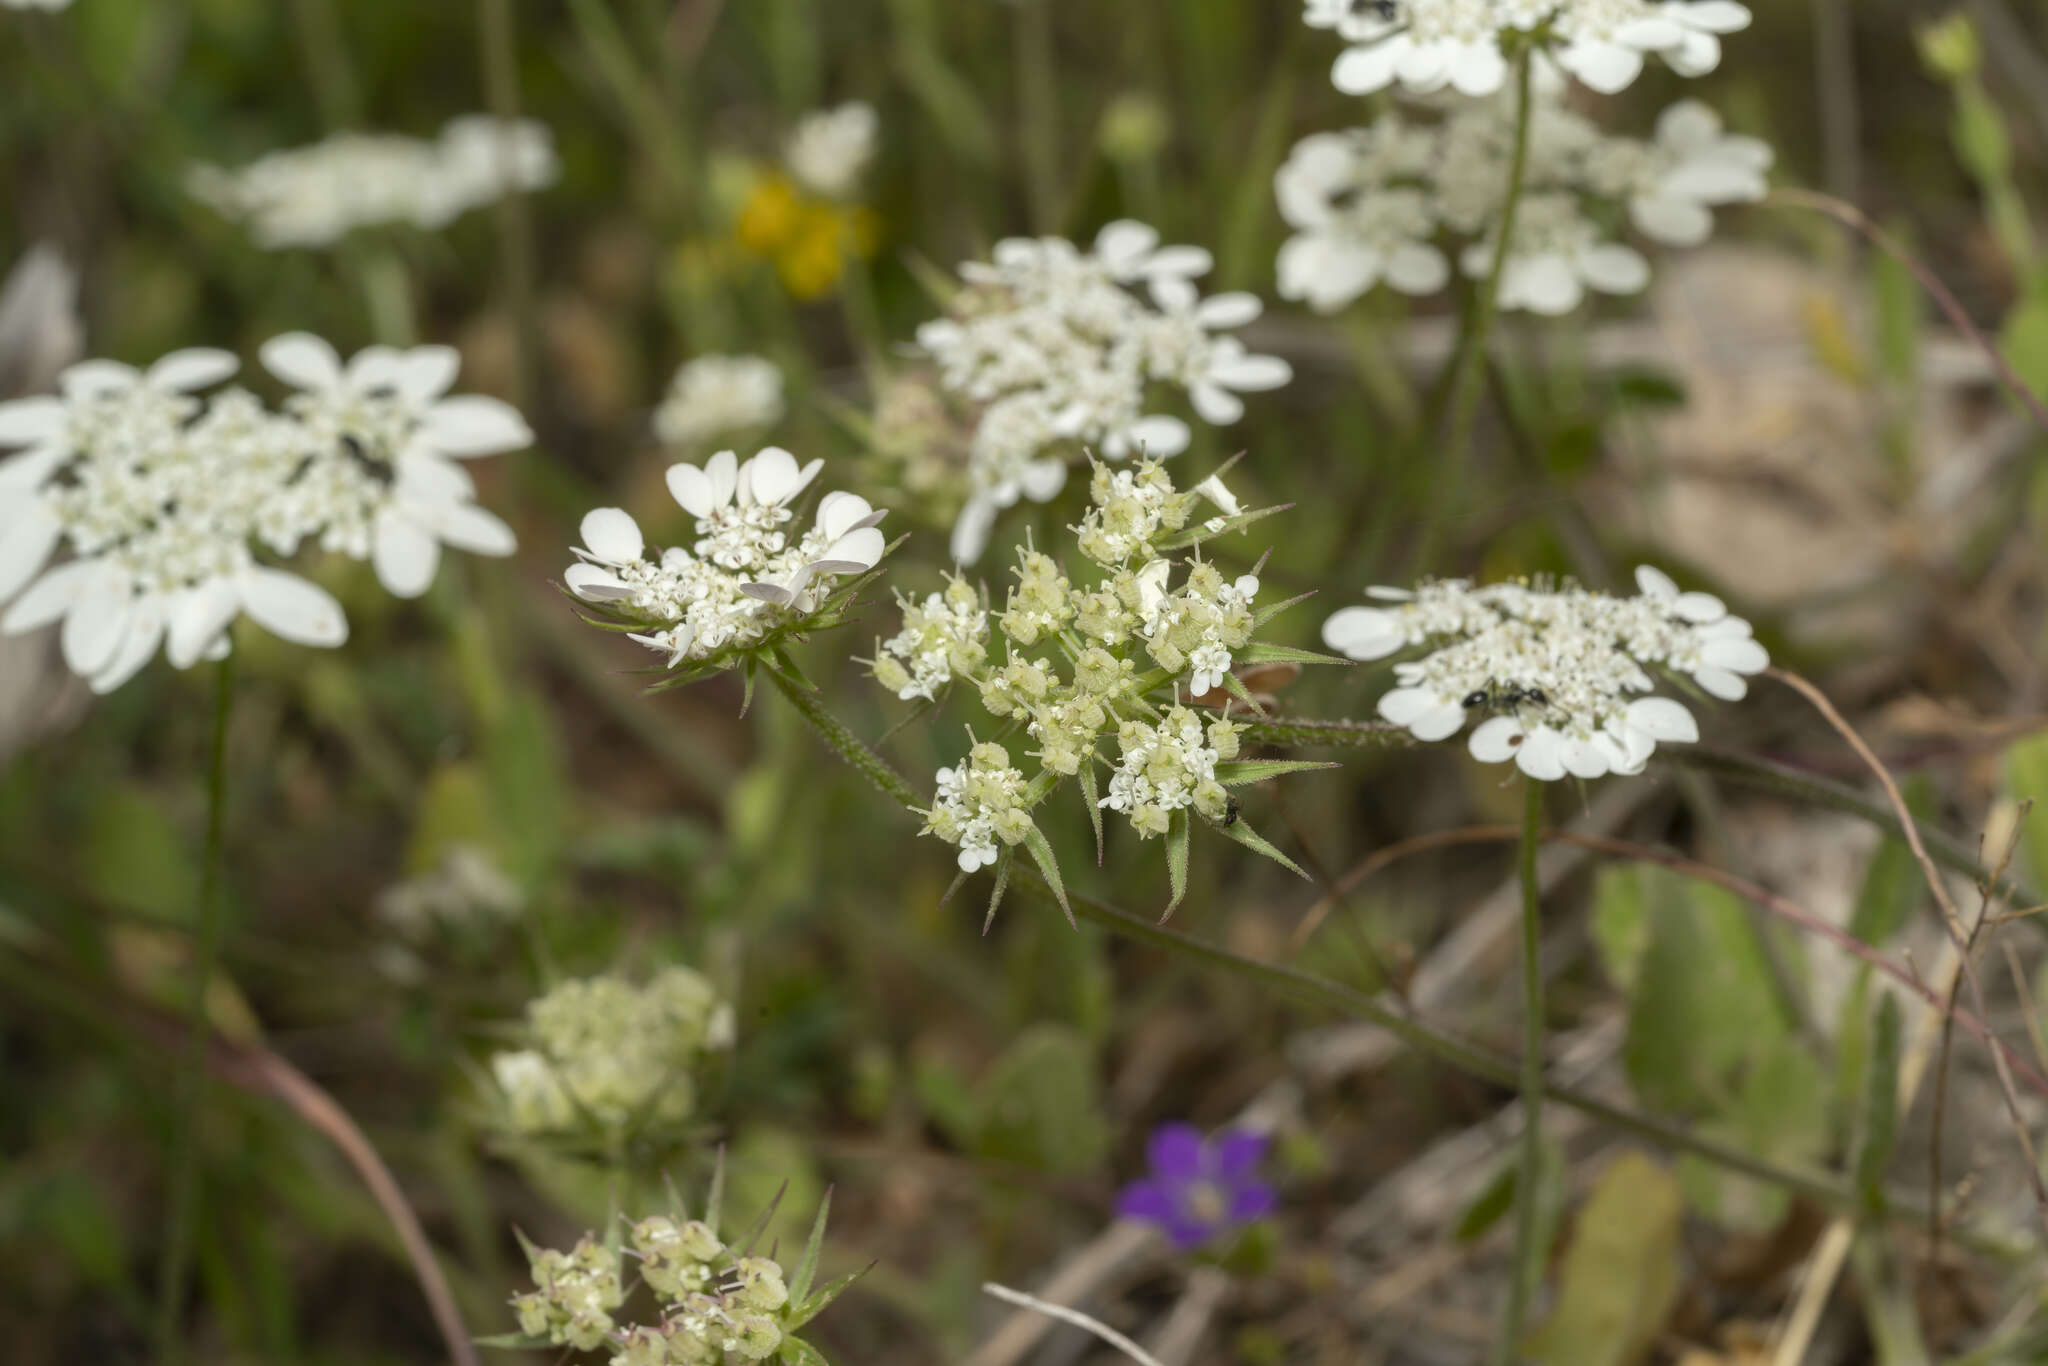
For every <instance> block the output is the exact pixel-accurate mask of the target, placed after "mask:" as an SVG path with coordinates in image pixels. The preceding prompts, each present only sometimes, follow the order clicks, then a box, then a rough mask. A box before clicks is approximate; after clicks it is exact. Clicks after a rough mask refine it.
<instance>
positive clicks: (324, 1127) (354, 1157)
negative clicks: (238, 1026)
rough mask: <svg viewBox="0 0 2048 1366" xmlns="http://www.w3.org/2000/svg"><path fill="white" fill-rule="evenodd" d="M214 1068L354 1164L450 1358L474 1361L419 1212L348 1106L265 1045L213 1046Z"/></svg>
mask: <svg viewBox="0 0 2048 1366" xmlns="http://www.w3.org/2000/svg"><path fill="white" fill-rule="evenodd" d="M213 1068H214V1070H215V1071H216V1072H218V1073H220V1074H221V1076H223V1077H224V1078H226V1079H227V1080H228V1081H229V1082H230V1083H232V1084H234V1085H237V1086H240V1087H242V1088H243V1089H245V1090H250V1091H260V1092H263V1093H264V1094H266V1095H271V1096H275V1097H276V1098H277V1099H278V1100H280V1101H283V1102H284V1104H285V1105H286V1106H287V1107H288V1108H289V1109H290V1110H291V1111H292V1113H293V1114H295V1115H297V1116H298V1117H299V1118H300V1119H301V1120H303V1121H305V1123H307V1124H308V1125H310V1126H311V1127H313V1128H314V1129H317V1130H319V1131H320V1133H322V1134H324V1135H325V1136H326V1138H327V1140H328V1142H330V1143H332V1144H333V1145H334V1146H335V1147H337V1148H339V1149H340V1150H341V1155H342V1156H343V1157H345V1158H347V1159H348V1164H349V1165H350V1166H351V1167H354V1168H355V1169H356V1174H357V1175H358V1176H360V1177H361V1178H362V1179H363V1184H364V1185H365V1186H368V1187H369V1188H370V1197H371V1198H372V1199H373V1200H375V1201H376V1202H377V1207H378V1208H379V1209H381V1210H383V1211H384V1217H385V1218H386V1219H389V1220H390V1221H391V1227H392V1230H393V1231H394V1232H395V1233H397V1234H398V1241H399V1242H400V1244H402V1245H403V1246H404V1248H405V1255H406V1257H407V1258H408V1259H409V1260H410V1261H411V1262H412V1269H413V1275H414V1276H415V1277H416V1278H417V1279H418V1280H419V1283H420V1293H421V1294H423V1295H424V1296H426V1300H427V1308H428V1310H429V1311H430V1312H432V1314H433V1316H434V1326H435V1327H436V1328H438V1329H439V1330H440V1332H441V1341H442V1344H443V1345H444V1346H445V1347H446V1348H447V1349H448V1357H449V1359H450V1360H451V1361H453V1362H454V1363H455V1366H478V1363H477V1354H476V1347H475V1345H474V1344H473V1343H472V1342H471V1340H470V1336H469V1329H468V1328H466V1327H465V1326H464V1325H463V1322H462V1311H461V1310H460V1309H459V1308H457V1307H456V1304H455V1295H454V1293H453V1292H452V1291H451V1290H450V1289H449V1288H448V1280H447V1277H445V1276H444V1275H442V1273H441V1264H440V1263H439V1262H438V1261H436V1260H435V1258H434V1247H433V1244H431V1243H429V1242H428V1241H427V1232H426V1230H425V1229H424V1228H422V1227H421V1226H420V1221H419V1216H418V1215H416V1214H414V1213H413V1209H412V1206H411V1204H409V1203H408V1202H407V1201H406V1198H405V1192H404V1191H402V1190H400V1189H399V1187H398V1182H397V1180H396V1179H395V1178H394V1177H393V1176H392V1175H391V1169H390V1168H389V1167H387V1166H385V1165H384V1159H383V1158H381V1157H379V1156H378V1155H377V1150H376V1148H374V1147H373V1146H371V1144H370V1140H369V1139H368V1138H367V1137H366V1136H365V1135H364V1134H363V1131H362V1130H361V1129H360V1128H358V1127H356V1122H355V1121H354V1120H353V1119H350V1118H349V1115H348V1111H346V1110H344V1109H342V1108H341V1105H340V1103H339V1102H337V1101H336V1100H335V1099H334V1097H333V1096H330V1095H328V1094H327V1092H326V1091H324V1090H322V1089H321V1088H320V1086H319V1085H318V1084H317V1083H315V1082H314V1081H313V1079H312V1078H311V1077H308V1076H307V1075H306V1074H305V1073H304V1072H301V1071H300V1070H299V1069H298V1068H296V1067H294V1066H292V1065H291V1063H289V1062H287V1061H286V1060H285V1059H284V1058H282V1057H280V1056H279V1055H278V1054H276V1053H273V1052H271V1051H269V1050H268V1049H264V1048H253V1047H249V1046H246V1045H244V1046H216V1047H215V1048H214V1050H213Z"/></svg>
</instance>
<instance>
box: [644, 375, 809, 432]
mask: <svg viewBox="0 0 2048 1366" xmlns="http://www.w3.org/2000/svg"><path fill="white" fill-rule="evenodd" d="M782 413H783V404H782V371H780V370H778V369H777V368H776V367H775V362H773V361H771V360H766V359H763V358H762V357H760V356H699V357H697V358H696V359H695V360H692V361H688V362H686V363H685V364H684V365H683V366H682V367H681V368H680V369H678V370H677V371H676V374H675V378H674V379H673V380H671V381H670V382H669V386H668V396H667V397H666V398H664V399H663V400H662V401H661V406H660V407H659V408H657V409H655V411H654V434H655V435H656V436H658V437H660V438H661V442H662V444H663V445H665V446H693V445H696V444H697V443H699V442H703V441H708V440H710V439H711V438H712V437H715V436H720V435H722V434H724V433H726V432H737V431H747V430H751V429H758V428H762V427H771V426H773V425H774V424H775V423H777V422H779V421H781V420H782Z"/></svg>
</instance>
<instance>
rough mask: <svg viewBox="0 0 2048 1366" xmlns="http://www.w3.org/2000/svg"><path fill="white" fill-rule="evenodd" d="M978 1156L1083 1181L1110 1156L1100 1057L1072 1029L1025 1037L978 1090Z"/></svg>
mask: <svg viewBox="0 0 2048 1366" xmlns="http://www.w3.org/2000/svg"><path fill="white" fill-rule="evenodd" d="M977 1094H978V1097H979V1102H980V1117H979V1124H978V1126H977V1133H976V1136H975V1143H974V1151H975V1153H976V1155H977V1156H979V1157H981V1158H983V1159H985V1160H988V1161H996V1162H1014V1163H1017V1164H1019V1165H1020V1166H1025V1167H1029V1168H1032V1169H1034V1170H1038V1171H1045V1172H1050V1173H1053V1174H1055V1175H1062V1176H1079V1175H1082V1174H1084V1173H1086V1172H1089V1171H1092V1170H1093V1169H1094V1168H1095V1166H1096V1165H1097V1164H1098V1163H1099V1162H1100V1161H1101V1160H1102V1157H1103V1155H1104V1154H1105V1153H1106V1152H1107V1151H1108V1148H1109V1140H1110V1128H1109V1121H1108V1120H1107V1119H1106V1118H1105V1117H1104V1114H1103V1105H1102V1094H1101V1086H1100V1084H1099V1082H1098V1081H1097V1078H1096V1061H1095V1054H1094V1051H1093V1050H1092V1049H1091V1048H1090V1047H1089V1046H1088V1041H1087V1039H1086V1038H1085V1037H1083V1035H1082V1034H1081V1032H1080V1031H1079V1030H1077V1029H1074V1028H1073V1027H1072V1026H1070V1025H1064V1024H1050V1023H1047V1024H1036V1025H1032V1026H1030V1027H1029V1028H1027V1029H1026V1030H1025V1031H1024V1032H1023V1033H1022V1034H1019V1035H1018V1036H1017V1038H1016V1041H1015V1042H1013V1043H1012V1044H1011V1045H1010V1047H1009V1049H1008V1050H1007V1051H1006V1052H1004V1054H1003V1055H1002V1057H1000V1058H999V1059H997V1060H996V1063H995V1065H994V1066H993V1067H992V1068H990V1069H989V1073H988V1075H987V1077H985V1078H984V1079H983V1081H982V1083H981V1085H980V1087H979V1088H977Z"/></svg>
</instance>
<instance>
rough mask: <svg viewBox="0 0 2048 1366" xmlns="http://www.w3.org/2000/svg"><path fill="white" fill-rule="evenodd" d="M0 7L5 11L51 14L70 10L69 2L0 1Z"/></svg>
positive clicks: (39, 0) (37, 0)
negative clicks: (45, 12)
mask: <svg viewBox="0 0 2048 1366" xmlns="http://www.w3.org/2000/svg"><path fill="white" fill-rule="evenodd" d="M0 7H4V8H6V9H42V10H49V11H51V12H52V13H55V12H56V11H58V10H60V9H70V8H71V0H0Z"/></svg>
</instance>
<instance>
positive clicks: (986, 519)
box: [947, 494, 998, 565]
mask: <svg viewBox="0 0 2048 1366" xmlns="http://www.w3.org/2000/svg"><path fill="white" fill-rule="evenodd" d="M997 511H998V509H997V507H996V504H995V500H994V499H992V498H989V497H988V496H987V495H985V494H976V495H975V496H974V497H972V498H969V499H968V500H967V504H966V506H965V507H963V508H961V509H960V515H959V516H958V517H956V518H955V519H954V521H953V535H952V539H951V541H950V542H949V544H948V546H947V549H948V551H949V553H950V554H951V555H952V557H953V563H954V564H963V565H964V564H973V563H974V562H975V561H976V560H978V559H980V558H981V555H982V552H983V551H985V550H987V549H988V536H989V532H990V531H991V530H993V529H994V527H995V523H996V512H997Z"/></svg>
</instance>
